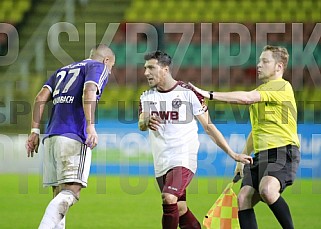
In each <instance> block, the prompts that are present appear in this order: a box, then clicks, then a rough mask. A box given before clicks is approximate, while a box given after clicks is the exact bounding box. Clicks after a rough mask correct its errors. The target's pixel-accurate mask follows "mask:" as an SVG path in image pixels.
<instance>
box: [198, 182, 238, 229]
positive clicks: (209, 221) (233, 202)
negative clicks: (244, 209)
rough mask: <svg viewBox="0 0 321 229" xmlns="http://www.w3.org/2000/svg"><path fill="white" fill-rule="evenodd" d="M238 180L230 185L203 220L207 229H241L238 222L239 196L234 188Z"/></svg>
mask: <svg viewBox="0 0 321 229" xmlns="http://www.w3.org/2000/svg"><path fill="white" fill-rule="evenodd" d="M235 181H236V182H237V181H238V179H237V178H236V177H235V178H234V179H233V182H231V183H229V184H228V185H227V187H226V188H225V190H224V191H223V193H222V194H221V195H220V197H219V198H218V199H217V200H216V201H215V203H214V204H213V206H212V207H211V209H210V210H209V211H208V213H207V215H206V216H205V218H204V220H203V225H204V226H205V228H207V229H240V224H239V220H238V214H237V213H238V207H237V196H236V194H235V193H234V191H233V189H232V187H233V184H234V182H235Z"/></svg>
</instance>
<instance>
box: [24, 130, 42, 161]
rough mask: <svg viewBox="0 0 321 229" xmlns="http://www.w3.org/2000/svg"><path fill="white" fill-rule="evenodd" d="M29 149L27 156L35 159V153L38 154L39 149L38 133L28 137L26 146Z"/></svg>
mask: <svg viewBox="0 0 321 229" xmlns="http://www.w3.org/2000/svg"><path fill="white" fill-rule="evenodd" d="M25 147H26V149H27V156H28V157H30V156H31V157H33V155H34V152H36V153H38V148H39V134H36V133H31V134H30V135H29V136H28V139H27V141H26V145H25Z"/></svg>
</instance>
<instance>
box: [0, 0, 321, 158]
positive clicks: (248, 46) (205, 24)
mask: <svg viewBox="0 0 321 229" xmlns="http://www.w3.org/2000/svg"><path fill="white" fill-rule="evenodd" d="M320 10H321V2H320V1H314V0H302V1H301V0H284V1H280V0H269V1H268V0H242V1H236V0H228V1H223V0H212V1H207V0H198V1H193V0H181V1H176V0H162V1H161V0H153V1H147V0H108V1H107V0H66V1H64V0H38V1H36V0H2V1H1V2H0V126H1V133H8V134H9V133H11V134H22V133H27V132H28V131H29V123H30V119H31V104H32V102H33V98H34V96H35V95H36V93H37V92H38V90H39V89H40V87H41V86H42V84H43V83H44V82H45V81H46V80H47V78H48V77H49V76H50V75H51V74H52V73H53V72H54V71H55V70H56V69H57V68H59V67H61V66H62V65H66V64H69V63H71V62H73V61H79V60H82V59H85V58H87V57H88V55H89V50H90V48H91V47H93V46H94V45H95V44H96V43H106V44H108V45H110V47H111V48H112V49H113V50H114V52H115V54H116V65H115V67H114V69H113V73H112V75H111V76H110V79H109V84H108V85H107V87H106V90H105V92H104V94H103V96H102V98H101V102H100V106H99V110H98V116H99V118H100V120H103V121H102V123H103V122H104V120H105V121H106V122H107V123H109V122H108V120H117V123H119V124H120V125H121V124H135V123H136V122H137V117H138V115H137V114H138V106H139V96H140V94H141V93H142V91H144V90H146V89H148V86H147V83H146V79H145V77H144V74H143V73H144V68H143V63H144V59H143V56H144V54H145V53H147V52H150V51H154V50H155V49H162V50H164V51H166V52H167V53H168V54H170V55H171V56H172V57H173V75H174V77H175V78H176V79H179V80H183V81H185V82H188V81H190V82H192V83H194V84H196V85H198V86H202V87H203V88H208V89H213V90H219V91H225V90H226V91H227V90H251V89H254V88H255V87H256V86H257V85H258V84H259V82H258V81H257V79H256V64H257V59H258V57H259V54H260V52H261V49H262V47H263V46H264V45H266V44H271V45H283V46H285V47H287V49H288V51H289V53H290V61H289V65H288V70H287V72H286V74H285V79H287V80H289V81H290V82H291V83H292V85H293V87H294V90H295V96H296V100H297V104H298V123H299V126H302V129H300V130H302V131H303V130H304V131H308V130H310V132H304V133H302V134H303V135H304V136H308V137H307V138H308V139H309V140H308V142H309V144H310V143H311V141H312V139H313V136H312V135H315V134H318V133H320V131H318V129H317V128H306V126H304V125H312V126H314V127H318V126H319V125H320V123H321V101H320V97H321V96H320V95H321V73H320V67H321V40H320V37H321V23H318V22H320V21H321V20H320V19H321V16H320ZM208 105H209V108H210V109H209V111H210V113H211V115H212V117H213V118H212V119H213V120H214V122H216V123H217V124H224V123H229V122H233V123H235V122H236V123H239V124H240V123H241V124H247V125H248V124H249V118H248V110H247V109H248V108H247V107H246V106H238V105H230V104H224V103H219V102H209V104H208ZM46 117H48V115H47V116H46ZM45 123H46V122H45V121H44V123H43V124H45ZM109 124H110V123H109ZM219 128H220V127H219ZM222 128H225V127H223V125H222ZM132 131H134V130H132ZM244 134H246V133H244ZM316 139H318V138H316ZM317 142H319V140H315V142H314V146H315V147H317ZM306 149H307V150H308V151H309V152H307V153H309V155H310V154H311V152H312V151H313V152H315V153H314V154H315V155H319V154H320V153H319V151H315V150H311V149H310V148H309V147H307V148H306ZM309 149H310V150H309Z"/></svg>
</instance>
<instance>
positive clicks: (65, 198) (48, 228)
mask: <svg viewBox="0 0 321 229" xmlns="http://www.w3.org/2000/svg"><path fill="white" fill-rule="evenodd" d="M77 201H78V200H77V198H76V197H75V194H74V193H73V192H72V191H69V190H62V191H61V192H60V193H59V194H58V195H57V196H56V197H55V198H53V199H52V200H51V201H50V203H49V204H48V206H47V208H46V212H45V214H44V216H43V218H42V220H41V223H40V225H39V228H38V229H54V228H55V227H56V226H57V225H58V224H59V223H60V221H61V220H62V219H63V218H64V217H65V215H66V214H67V212H68V209H69V207H70V206H72V205H73V204H75V203H76V202H77Z"/></svg>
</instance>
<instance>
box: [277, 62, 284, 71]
mask: <svg viewBox="0 0 321 229" xmlns="http://www.w3.org/2000/svg"><path fill="white" fill-rule="evenodd" d="M276 68H277V70H278V71H281V70H282V69H283V64H282V63H281V62H279V63H277V65H276Z"/></svg>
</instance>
